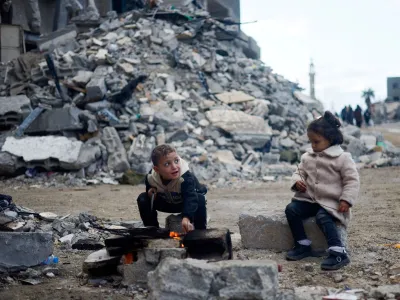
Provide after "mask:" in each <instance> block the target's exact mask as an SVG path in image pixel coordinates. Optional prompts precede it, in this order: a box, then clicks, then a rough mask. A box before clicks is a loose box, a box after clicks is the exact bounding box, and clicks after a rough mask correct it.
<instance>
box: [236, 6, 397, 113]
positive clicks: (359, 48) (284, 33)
mask: <svg viewBox="0 0 400 300" xmlns="http://www.w3.org/2000/svg"><path fill="white" fill-rule="evenodd" d="M241 3H242V4H241V5H242V7H241V13H242V16H241V17H242V22H248V21H255V20H257V21H258V23H256V24H249V25H242V30H243V31H244V32H245V33H246V34H248V35H250V36H252V37H253V38H254V39H256V40H257V42H258V44H259V46H260V47H261V49H262V60H263V61H264V62H265V63H266V65H268V66H270V67H272V68H273V69H274V72H276V73H278V74H281V75H283V76H284V77H286V78H287V79H289V80H292V81H294V82H297V81H298V82H299V83H300V85H301V86H302V87H303V88H306V91H305V92H306V93H307V94H308V93H309V77H308V71H309V63H310V58H313V60H314V64H315V68H316V72H317V75H316V96H317V98H318V99H320V100H321V101H322V102H323V104H324V106H325V108H326V109H331V108H332V105H333V106H334V109H335V110H336V111H338V110H340V109H341V108H342V107H343V106H344V105H347V104H351V105H352V106H355V105H357V104H360V105H361V104H362V107H363V108H364V107H365V104H364V101H363V100H362V99H361V91H362V90H363V89H365V88H368V87H371V88H372V89H374V90H375V95H376V98H377V100H382V99H385V98H386V77H391V76H399V77H400V25H399V19H400V0H327V1H321V0H279V1H277V0H242V1H241Z"/></svg>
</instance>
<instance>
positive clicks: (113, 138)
mask: <svg viewBox="0 0 400 300" xmlns="http://www.w3.org/2000/svg"><path fill="white" fill-rule="evenodd" d="M101 140H102V142H103V143H104V145H105V146H106V148H107V152H108V161H107V165H108V168H109V169H110V170H112V171H114V172H121V173H123V172H125V171H126V170H128V169H129V168H130V165H129V162H128V156H127V154H126V150H125V148H124V146H123V145H122V142H121V139H120V137H119V135H118V132H117V130H116V129H115V128H114V127H106V128H104V129H103V136H102V137H101Z"/></svg>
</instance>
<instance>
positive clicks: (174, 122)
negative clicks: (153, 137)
mask: <svg viewBox="0 0 400 300" xmlns="http://www.w3.org/2000/svg"><path fill="white" fill-rule="evenodd" d="M153 122H154V123H155V124H157V125H161V126H162V127H164V128H169V129H178V128H181V127H182V126H183V125H184V122H183V121H182V119H181V118H180V117H178V116H176V115H175V114H173V111H168V110H164V111H160V112H156V113H155V114H154V120H153Z"/></svg>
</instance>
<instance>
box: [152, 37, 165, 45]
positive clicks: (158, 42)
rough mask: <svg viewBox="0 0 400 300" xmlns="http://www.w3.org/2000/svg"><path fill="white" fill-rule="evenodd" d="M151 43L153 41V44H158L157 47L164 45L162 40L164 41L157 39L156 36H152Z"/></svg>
mask: <svg viewBox="0 0 400 300" xmlns="http://www.w3.org/2000/svg"><path fill="white" fill-rule="evenodd" d="M150 41H151V42H152V43H154V44H157V45H162V43H163V40H162V39H160V38H158V37H155V36H151V37H150Z"/></svg>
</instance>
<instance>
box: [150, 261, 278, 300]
mask: <svg viewBox="0 0 400 300" xmlns="http://www.w3.org/2000/svg"><path fill="white" fill-rule="evenodd" d="M250 278H251V280H249V279H250ZM148 281H149V282H148V284H149V289H150V296H149V298H150V299H166V300H167V299H171V300H172V299H174V300H179V299H182V300H183V299H205V300H206V299H260V300H261V299H276V298H277V295H278V266H277V265H276V263H275V262H272V261H262V260H256V261H223V262H218V263H207V262H206V261H202V260H194V259H185V260H178V259H174V258H167V259H165V260H164V261H162V263H160V264H159V265H158V267H157V269H156V270H155V271H154V272H150V273H149V274H148Z"/></svg>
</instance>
